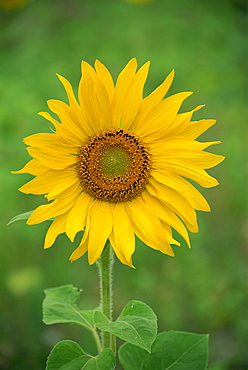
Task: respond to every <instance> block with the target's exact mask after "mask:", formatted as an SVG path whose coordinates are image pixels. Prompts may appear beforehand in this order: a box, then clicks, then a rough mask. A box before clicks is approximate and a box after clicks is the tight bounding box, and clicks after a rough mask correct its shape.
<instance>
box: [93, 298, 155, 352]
mask: <svg viewBox="0 0 248 370" xmlns="http://www.w3.org/2000/svg"><path fill="white" fill-rule="evenodd" d="M94 321H95V325H96V327H97V328H98V329H101V330H103V331H107V332H109V333H111V334H114V335H116V336H117V337H119V338H120V339H123V340H125V341H126V342H128V343H132V344H135V345H136V346H138V347H141V348H144V349H145V350H146V351H148V352H150V350H151V345H152V343H153V341H154V340H155V338H156V334H157V317H156V315H155V313H154V312H153V311H152V309H151V308H150V307H149V306H147V305H146V304H145V303H143V302H139V301H131V302H129V303H128V304H127V305H126V307H125V308H124V309H123V311H122V312H121V314H120V316H119V317H118V319H117V320H116V321H114V322H110V321H109V320H108V318H107V317H106V316H105V315H104V314H103V313H101V312H99V311H96V312H95V315H94Z"/></svg>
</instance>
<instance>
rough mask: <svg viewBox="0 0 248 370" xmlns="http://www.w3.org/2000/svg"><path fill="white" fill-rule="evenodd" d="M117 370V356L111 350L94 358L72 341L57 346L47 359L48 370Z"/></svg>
mask: <svg viewBox="0 0 248 370" xmlns="http://www.w3.org/2000/svg"><path fill="white" fill-rule="evenodd" d="M114 368H115V356H114V352H113V351H112V350H111V349H105V350H103V351H102V352H101V353H100V354H99V355H98V356H96V357H92V356H90V355H88V354H87V353H85V352H84V351H83V350H82V348H81V347H80V346H79V345H78V344H77V343H76V342H73V341H71V340H63V341H62V342H59V343H57V344H56V346H55V347H54V348H53V349H52V351H51V353H50V355H49V356H48V359H47V365H46V370H81V369H84V370H112V369H114Z"/></svg>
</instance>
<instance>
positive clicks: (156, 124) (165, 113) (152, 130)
mask: <svg viewBox="0 0 248 370" xmlns="http://www.w3.org/2000/svg"><path fill="white" fill-rule="evenodd" d="M191 94H192V92H182V93H178V94H175V95H172V96H170V97H169V98H166V99H165V100H163V101H162V102H161V103H159V104H157V105H156V106H155V107H154V108H153V109H151V111H150V112H149V114H148V115H147V117H146V119H145V120H144V121H143V122H141V123H140V125H139V127H137V128H136V132H137V135H139V136H142V137H144V138H145V139H146V138H148V139H150V138H152V136H153V135H155V136H157V133H159V134H160V135H162V133H163V131H165V130H166V129H167V127H169V126H170V124H171V122H172V121H173V120H174V119H175V117H176V115H177V112H178V110H179V108H180V107H181V105H182V103H183V101H184V100H185V99H186V98H188V97H189V96H190V95H191Z"/></svg>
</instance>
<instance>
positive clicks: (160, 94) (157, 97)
mask: <svg viewBox="0 0 248 370" xmlns="http://www.w3.org/2000/svg"><path fill="white" fill-rule="evenodd" d="M174 74H175V72H174V70H172V71H171V73H170V74H169V75H168V76H167V77H166V79H165V80H164V82H163V83H162V84H161V85H160V86H159V87H158V88H157V89H156V90H154V91H153V92H152V93H151V94H150V95H148V96H147V97H146V98H145V99H144V101H143V106H142V111H141V113H140V114H139V115H138V116H137V117H136V118H135V120H134V122H133V123H132V125H131V130H133V131H136V128H137V126H139V125H140V123H141V122H142V121H144V120H145V119H146V116H147V115H148V113H149V112H150V110H151V109H152V108H153V107H154V106H155V105H157V104H158V103H160V102H161V100H162V99H163V98H164V96H165V95H166V93H167V92H168V90H169V88H170V86H171V84H172V81H173V78H174Z"/></svg>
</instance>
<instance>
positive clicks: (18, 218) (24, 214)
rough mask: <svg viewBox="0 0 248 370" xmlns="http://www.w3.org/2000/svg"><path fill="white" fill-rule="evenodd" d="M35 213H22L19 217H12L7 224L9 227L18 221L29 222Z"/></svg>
mask: <svg viewBox="0 0 248 370" xmlns="http://www.w3.org/2000/svg"><path fill="white" fill-rule="evenodd" d="M33 212H34V211H29V212H25V213H20V214H19V215H16V216H14V217H12V219H11V220H10V221H9V222H8V223H7V226H8V225H10V224H12V223H13V222H16V221H20V220H27V219H28V218H29V217H30V216H31V214H32V213H33Z"/></svg>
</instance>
